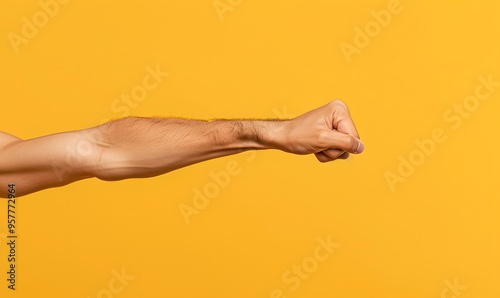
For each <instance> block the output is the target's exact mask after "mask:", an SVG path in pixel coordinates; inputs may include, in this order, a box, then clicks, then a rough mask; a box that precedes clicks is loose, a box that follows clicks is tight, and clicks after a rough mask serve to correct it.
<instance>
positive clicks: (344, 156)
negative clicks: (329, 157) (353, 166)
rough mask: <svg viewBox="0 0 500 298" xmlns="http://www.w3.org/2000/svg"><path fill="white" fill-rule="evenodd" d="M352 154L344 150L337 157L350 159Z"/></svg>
mask: <svg viewBox="0 0 500 298" xmlns="http://www.w3.org/2000/svg"><path fill="white" fill-rule="evenodd" d="M349 156H351V154H350V153H349V152H344V154H342V155H341V156H339V157H337V159H348V158H349Z"/></svg>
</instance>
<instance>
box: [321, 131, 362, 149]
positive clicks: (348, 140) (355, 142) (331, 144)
mask: <svg viewBox="0 0 500 298" xmlns="http://www.w3.org/2000/svg"><path fill="white" fill-rule="evenodd" d="M327 136H328V137H327V140H325V141H326V144H327V146H328V148H338V149H342V150H344V151H345V152H349V153H354V154H359V153H361V152H363V151H364V150H365V145H364V144H363V142H361V140H360V139H358V138H356V137H355V136H353V135H350V134H346V133H342V132H339V131H337V130H331V131H330V133H329V134H327Z"/></svg>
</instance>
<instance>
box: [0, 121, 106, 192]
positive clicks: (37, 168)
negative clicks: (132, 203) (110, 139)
mask: <svg viewBox="0 0 500 298" xmlns="http://www.w3.org/2000/svg"><path fill="white" fill-rule="evenodd" d="M91 132H92V129H88V130H81V131H74V132H65V133H59V134H53V135H48V136H43V137H39V138H34V139H30V140H21V139H16V140H14V139H12V140H11V142H8V143H7V144H3V145H2V146H1V147H0V197H7V195H8V193H7V192H8V189H7V188H8V184H15V185H16V193H17V195H18V196H22V195H26V194H29V193H32V192H35V191H39V190H42V189H46V188H50V187H57V186H62V185H65V184H68V183H71V182H74V181H76V180H81V179H85V178H89V177H92V173H93V169H94V167H95V166H96V162H97V161H96V157H97V152H96V146H95V142H94V139H93V137H92V133H91Z"/></svg>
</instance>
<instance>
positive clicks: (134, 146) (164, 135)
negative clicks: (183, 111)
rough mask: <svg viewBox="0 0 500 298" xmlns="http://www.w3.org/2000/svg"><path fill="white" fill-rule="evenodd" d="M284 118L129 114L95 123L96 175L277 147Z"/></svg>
mask: <svg viewBox="0 0 500 298" xmlns="http://www.w3.org/2000/svg"><path fill="white" fill-rule="evenodd" d="M283 124H284V122H283V121H255V120H215V121H201V120H185V119H177V118H139V117H128V118H124V119H120V120H117V121H113V122H109V123H106V124H104V125H102V126H100V127H98V128H99V131H100V134H99V135H100V137H99V141H98V146H99V148H100V152H101V154H100V163H99V164H100V165H99V167H98V171H97V172H96V176H97V177H98V178H100V179H103V180H119V179H125V178H139V177H150V176H156V175H160V174H163V173H167V172H170V171H173V170H175V169H179V168H182V167H185V166H188V165H191V164H194V163H198V162H201V161H205V160H209V159H214V158H218V157H222V156H227V155H231V154H236V153H240V152H243V151H246V150H251V149H272V148H274V149H278V148H279V143H280V135H281V131H282V130H283V127H284V126H283Z"/></svg>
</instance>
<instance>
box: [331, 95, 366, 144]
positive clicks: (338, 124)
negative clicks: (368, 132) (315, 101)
mask: <svg viewBox="0 0 500 298" xmlns="http://www.w3.org/2000/svg"><path fill="white" fill-rule="evenodd" d="M331 104H332V105H333V108H334V110H333V123H332V125H333V128H335V129H336V130H338V131H340V132H343V133H346V134H350V135H353V136H355V137H356V138H358V139H359V133H358V130H357V129H356V125H355V124H354V121H353V120H352V117H351V113H350V112H349V108H348V107H347V105H346V104H345V103H344V102H343V101H341V100H334V101H332V102H331Z"/></svg>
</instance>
